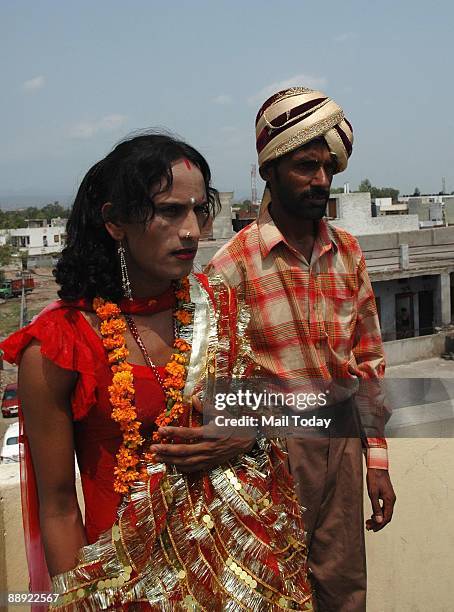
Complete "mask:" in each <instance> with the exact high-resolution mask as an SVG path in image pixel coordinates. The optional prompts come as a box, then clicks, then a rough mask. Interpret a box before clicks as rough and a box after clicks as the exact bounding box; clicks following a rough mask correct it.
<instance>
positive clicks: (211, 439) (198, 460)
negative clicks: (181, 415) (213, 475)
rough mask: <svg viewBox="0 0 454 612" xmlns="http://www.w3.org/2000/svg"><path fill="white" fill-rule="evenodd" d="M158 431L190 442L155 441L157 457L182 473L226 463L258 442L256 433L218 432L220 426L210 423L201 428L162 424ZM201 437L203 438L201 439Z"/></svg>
mask: <svg viewBox="0 0 454 612" xmlns="http://www.w3.org/2000/svg"><path fill="white" fill-rule="evenodd" d="M158 432H159V433H160V434H161V436H163V437H165V438H179V439H182V440H185V441H187V442H190V443H189V444H185V443H179V444H153V445H152V446H151V447H150V451H151V452H152V453H156V460H157V461H160V462H162V463H168V464H171V465H174V466H175V467H176V468H177V469H178V470H179V471H180V472H199V471H202V470H209V469H211V468H213V467H217V466H218V465H222V464H223V463H226V462H227V461H229V460H230V459H233V458H234V457H237V456H238V455H241V454H242V453H246V452H247V451H249V450H250V449H251V448H252V447H253V446H254V444H255V439H256V435H255V432H251V436H250V437H247V436H246V435H243V436H242V437H241V438H234V437H233V435H232V434H231V435H224V436H220V435H219V428H218V427H214V424H212V423H210V424H208V425H204V426H202V427H160V428H159V430H158ZM199 440H200V441H199Z"/></svg>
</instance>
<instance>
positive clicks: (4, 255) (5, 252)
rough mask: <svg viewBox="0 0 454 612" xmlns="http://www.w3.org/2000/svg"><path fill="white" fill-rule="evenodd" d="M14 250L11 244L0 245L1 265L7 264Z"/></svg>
mask: <svg viewBox="0 0 454 612" xmlns="http://www.w3.org/2000/svg"><path fill="white" fill-rule="evenodd" d="M12 252H13V250H12V248H11V247H10V245H9V244H5V245H2V246H0V266H7V265H8V264H9V262H10V260H11V253H12Z"/></svg>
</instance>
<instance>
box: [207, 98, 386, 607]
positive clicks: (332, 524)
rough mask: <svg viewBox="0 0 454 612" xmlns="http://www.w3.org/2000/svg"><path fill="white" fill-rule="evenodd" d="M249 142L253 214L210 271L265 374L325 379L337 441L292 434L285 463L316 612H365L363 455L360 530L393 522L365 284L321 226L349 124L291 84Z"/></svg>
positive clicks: (341, 236) (374, 328) (375, 326)
mask: <svg viewBox="0 0 454 612" xmlns="http://www.w3.org/2000/svg"><path fill="white" fill-rule="evenodd" d="M256 136H257V152H258V158H259V166H260V174H261V176H262V178H263V179H264V180H265V181H266V189H265V193H264V196H263V200H262V204H261V209H260V212H259V216H258V218H257V220H256V221H255V222H254V223H252V224H251V225H249V226H247V227H245V228H244V229H243V230H241V231H240V232H239V233H238V234H237V235H236V236H235V237H234V238H233V239H232V240H231V241H230V242H229V243H227V244H226V245H225V246H224V247H222V248H221V249H220V251H219V252H218V253H217V254H216V255H215V257H214V258H213V260H212V261H211V263H210V265H209V272H210V273H213V274H220V275H221V276H222V277H223V278H224V280H225V281H226V282H227V284H229V285H230V286H232V287H235V288H236V289H237V290H239V291H242V292H244V295H245V298H246V301H247V304H248V305H249V307H250V311H251V322H250V325H249V331H250V335H251V342H252V347H253V349H254V351H255V358H256V360H257V361H258V363H259V364H260V365H261V366H262V368H263V370H264V371H265V372H270V373H271V374H272V375H273V376H274V377H278V378H279V379H281V380H285V381H286V383H287V382H289V381H290V382H292V381H293V383H295V381H296V384H297V385H298V384H303V383H304V384H307V382H308V381H309V382H310V383H311V384H312V383H314V385H315V383H316V381H323V383H324V384H325V383H326V384H327V385H328V390H329V391H332V392H333V393H332V395H331V398H330V401H329V402H328V403H329V405H330V406H331V408H332V415H334V417H335V418H334V420H335V421H337V423H338V424H340V431H341V432H342V435H339V429H338V430H337V433H336V432H333V433H331V432H329V433H325V434H324V436H323V437H308V436H302V435H298V436H297V437H290V438H289V439H288V451H289V460H290V465H291V468H292V473H293V475H294V477H295V481H296V486H297V489H298V493H299V496H300V501H301V503H302V504H303V506H304V507H305V508H306V509H307V510H306V512H305V514H304V519H305V526H306V530H307V542H308V547H309V558H308V562H309V567H310V570H311V571H312V579H313V583H314V588H315V594H316V597H317V601H318V604H319V609H320V610H322V611H324V612H327V611H332V612H340V611H343V612H360V611H364V610H365V609H366V563H365V545H364V522H363V520H364V519H363V499H362V491H363V474H362V454H363V451H364V454H365V456H366V465H367V485H368V492H369V497H370V500H371V504H372V515H371V518H370V519H368V520H367V521H366V527H367V529H369V530H372V531H378V530H380V529H382V528H383V527H384V526H385V525H386V524H387V523H388V522H389V521H390V520H391V516H392V512H393V506H394V502H395V495H394V491H393V488H392V485H391V482H390V479H389V475H388V459H387V448H386V440H385V439H384V437H383V427H382V426H383V424H384V421H385V419H386V409H385V405H384V401H383V396H382V394H381V392H380V384H379V382H380V380H381V378H382V377H383V374H384V367H385V366H384V357H383V346H382V341H381V335H380V328H379V322H378V316H377V310H376V305H375V299H374V295H373V291H372V287H371V284H370V281H369V277H368V274H367V270H366V264H365V260H364V256H363V254H362V252H361V249H360V246H359V244H358V241H357V240H356V239H355V238H354V237H353V236H352V235H351V234H349V233H348V232H346V231H345V230H342V229H339V228H336V227H334V226H332V225H330V224H329V223H328V222H327V220H326V219H325V218H324V217H325V214H326V207H327V203H328V200H329V195H330V186H331V182H332V179H333V175H334V174H336V173H338V172H342V171H343V170H345V168H346V167H347V163H348V159H349V157H350V155H351V152H352V143H353V132H352V127H351V125H350V123H349V122H348V121H347V119H345V117H344V113H343V111H342V109H341V108H340V107H339V105H338V104H336V102H334V101H333V100H331V99H330V98H329V97H327V96H326V95H324V94H323V93H321V92H319V91H313V90H311V89H307V88H304V87H294V88H291V89H287V90H285V91H280V92H278V93H276V94H275V95H273V96H272V97H270V98H269V99H268V100H267V101H266V102H265V103H264V104H263V106H262V107H261V109H260V110H259V112H258V115H257V119H256ZM358 381H360V382H358ZM345 382H347V383H349V384H346V385H345V384H344V383H345ZM361 383H363V385H362V387H361ZM355 384H356V387H355ZM349 389H350V391H349ZM354 390H356V393H354ZM342 392H343V395H342ZM353 397H354V398H355V399H354V401H353V400H352V398H353ZM355 415H359V418H356V417H355Z"/></svg>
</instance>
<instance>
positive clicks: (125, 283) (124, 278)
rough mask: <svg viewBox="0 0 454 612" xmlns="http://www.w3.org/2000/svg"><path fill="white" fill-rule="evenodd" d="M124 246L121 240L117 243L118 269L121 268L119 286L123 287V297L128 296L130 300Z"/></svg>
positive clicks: (129, 285) (130, 294)
mask: <svg viewBox="0 0 454 612" xmlns="http://www.w3.org/2000/svg"><path fill="white" fill-rule="evenodd" d="M125 252H126V251H125V248H124V246H123V243H122V242H121V240H120V241H119V243H118V249H117V253H118V257H119V258H120V270H121V286H122V287H123V293H124V296H125V298H128V300H130V301H131V302H132V293H131V283H130V282H129V276H128V268H127V266H126V257H125Z"/></svg>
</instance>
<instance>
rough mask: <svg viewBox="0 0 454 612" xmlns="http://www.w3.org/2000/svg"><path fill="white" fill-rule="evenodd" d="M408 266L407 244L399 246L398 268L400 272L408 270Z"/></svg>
mask: <svg viewBox="0 0 454 612" xmlns="http://www.w3.org/2000/svg"><path fill="white" fill-rule="evenodd" d="M409 265H410V255H409V249H408V244H401V245H400V247H399V267H400V269H401V270H408V268H409Z"/></svg>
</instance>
